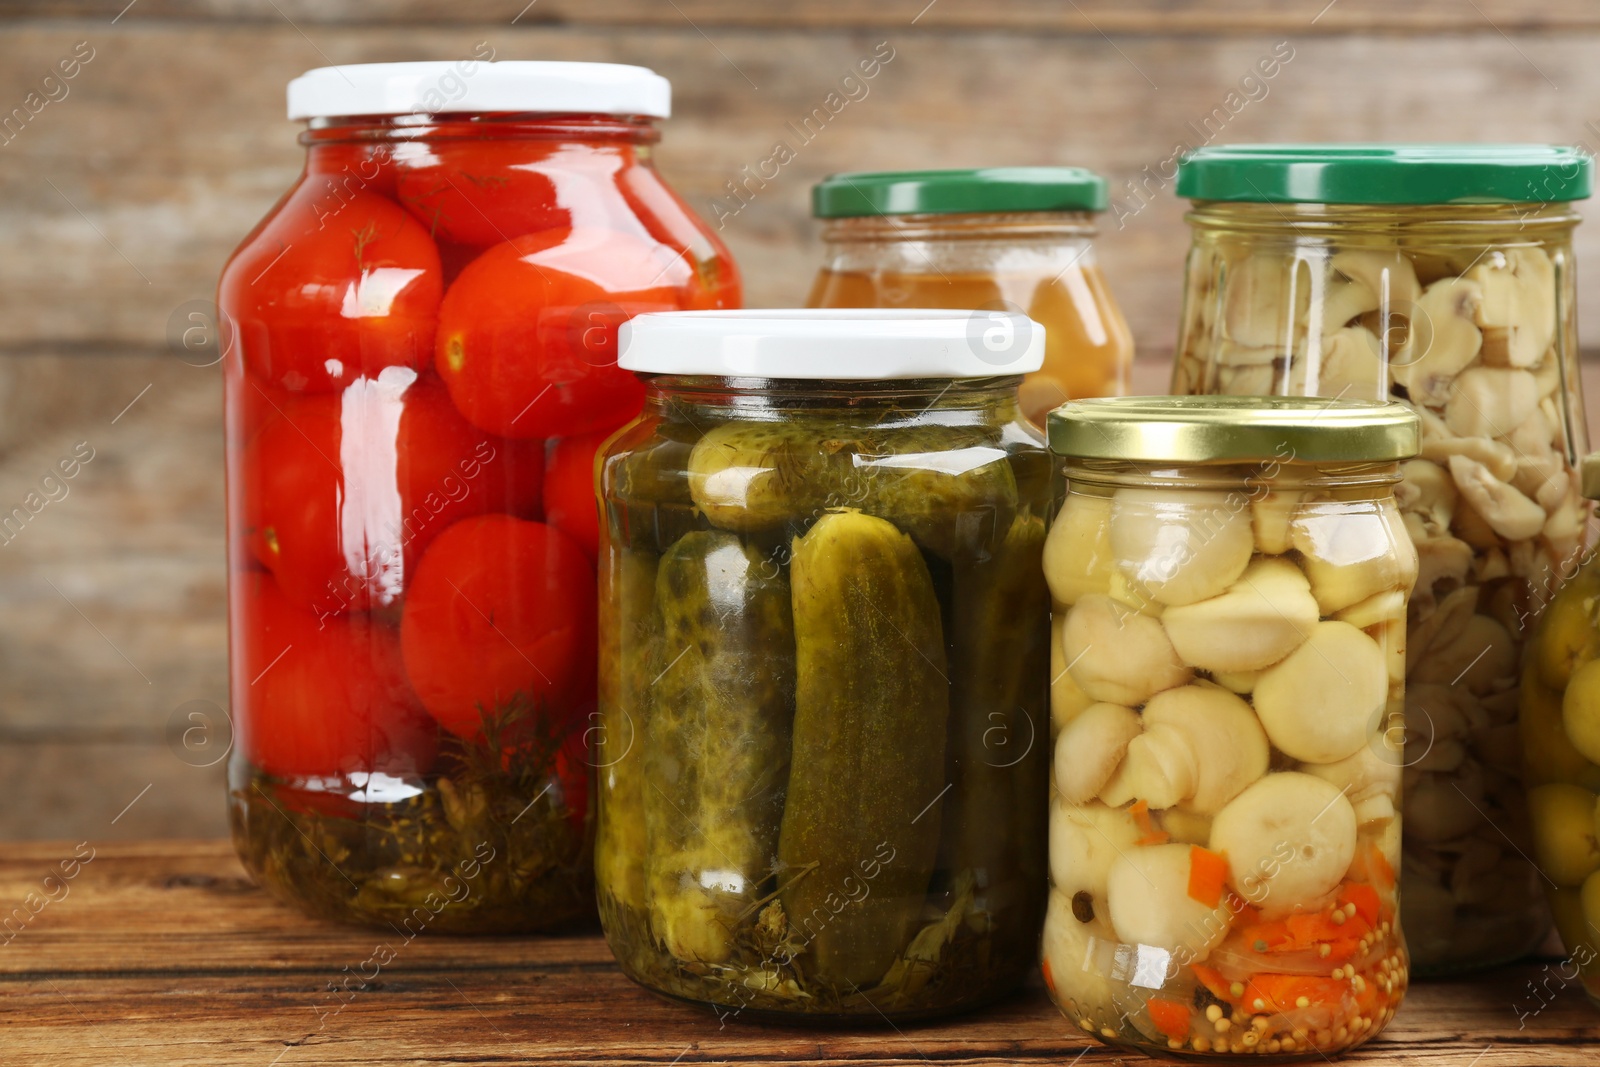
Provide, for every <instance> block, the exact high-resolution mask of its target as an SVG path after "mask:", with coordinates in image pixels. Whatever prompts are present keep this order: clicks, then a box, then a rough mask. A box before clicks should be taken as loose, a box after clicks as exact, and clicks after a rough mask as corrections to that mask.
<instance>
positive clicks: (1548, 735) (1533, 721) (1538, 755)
mask: <svg viewBox="0 0 1600 1067" xmlns="http://www.w3.org/2000/svg"><path fill="white" fill-rule="evenodd" d="M1518 724H1519V727H1518V728H1519V730H1520V732H1521V738H1522V771H1523V777H1524V780H1525V781H1526V782H1527V783H1528V784H1529V785H1543V784H1545V783H1547V782H1570V783H1572V784H1573V785H1581V786H1583V787H1584V788H1585V789H1593V790H1596V791H1600V767H1597V766H1595V765H1594V764H1593V763H1590V762H1589V761H1588V760H1586V759H1584V758H1583V753H1581V752H1579V751H1578V750H1577V749H1575V748H1573V747H1572V742H1571V741H1570V740H1568V739H1567V731H1566V727H1565V725H1564V724H1563V723H1562V720H1561V694H1560V692H1558V691H1556V690H1553V689H1550V688H1548V687H1547V686H1544V685H1541V684H1540V682H1539V671H1538V669H1537V668H1536V667H1535V666H1534V665H1533V664H1532V663H1530V664H1528V667H1527V669H1526V670H1524V671H1523V672H1522V697H1521V714H1520V715H1519V716H1518Z"/></svg>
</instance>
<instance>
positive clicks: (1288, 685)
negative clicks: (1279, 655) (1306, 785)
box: [1254, 621, 1389, 763]
mask: <svg viewBox="0 0 1600 1067" xmlns="http://www.w3.org/2000/svg"><path fill="white" fill-rule="evenodd" d="M1388 691H1389V679H1388V671H1387V668H1386V665H1385V663H1384V658H1383V650H1382V649H1381V648H1379V647H1378V643H1377V642H1376V641H1374V640H1373V639H1372V638H1370V637H1368V636H1367V635H1366V634H1365V633H1363V632H1362V631H1360V630H1358V629H1356V628H1355V627H1354V626H1351V625H1350V624H1349V623H1347V622H1337V621H1329V622H1320V623H1318V624H1317V625H1316V628H1315V629H1313V630H1312V632H1311V636H1310V637H1309V638H1307V639H1306V642H1305V643H1304V644H1303V645H1301V646H1300V647H1299V648H1297V649H1296V650H1295V651H1294V652H1292V653H1290V654H1289V655H1288V657H1286V658H1285V659H1284V660H1283V662H1281V663H1278V664H1275V665H1273V666H1271V667H1268V668H1267V669H1266V670H1265V671H1263V672H1262V673H1261V680H1260V681H1258V682H1257V683H1256V688H1255V693H1254V698H1255V708H1256V715H1257V716H1258V717H1259V718H1260V719H1261V725H1262V726H1263V727H1265V728H1266V731H1267V736H1268V737H1269V738H1271V739H1272V743H1273V744H1274V745H1276V746H1277V747H1278V748H1279V749H1281V750H1282V751H1283V752H1284V754H1285V755H1288V756H1292V757H1293V758H1295V759H1297V760H1303V761H1305V762H1307V763H1333V762H1336V761H1338V760H1342V759H1344V758H1345V757H1346V756H1349V755H1352V754H1353V753H1355V752H1356V751H1357V750H1358V749H1359V748H1361V746H1362V745H1364V744H1366V743H1367V738H1368V737H1369V736H1370V735H1371V733H1372V731H1373V729H1375V727H1376V724H1377V721H1378V715H1379V713H1380V712H1381V710H1382V708H1383V705H1384V702H1385V700H1386V699H1387V697H1388Z"/></svg>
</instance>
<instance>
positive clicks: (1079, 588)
mask: <svg viewBox="0 0 1600 1067" xmlns="http://www.w3.org/2000/svg"><path fill="white" fill-rule="evenodd" d="M1110 519H1111V500H1110V498H1109V497H1103V496H1089V495H1086V494H1083V493H1071V494H1069V495H1068V496H1067V501H1066V503H1065V504H1063V505H1062V506H1061V511H1060V512H1059V513H1058V514H1057V515H1056V521H1055V522H1054V523H1052V524H1051V526H1050V534H1049V536H1048V537H1047V538H1046V539H1045V543H1044V578H1045V581H1046V582H1047V583H1049V585H1050V595H1051V596H1052V597H1054V598H1055V601H1056V603H1058V604H1066V605H1069V606H1070V605H1072V604H1076V603H1077V602H1078V598H1079V597H1082V596H1083V595H1084V594H1086V593H1105V592H1108V591H1109V590H1110V588H1111V565H1112V560H1111V522H1110Z"/></svg>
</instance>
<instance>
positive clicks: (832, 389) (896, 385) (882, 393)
mask: <svg viewBox="0 0 1600 1067" xmlns="http://www.w3.org/2000/svg"><path fill="white" fill-rule="evenodd" d="M1021 381H1022V378H1021V376H1019V375H1008V376H1004V377H994V378H906V379H892V380H872V381H849V382H844V381H813V380H802V379H792V378H785V379H776V378H716V377H704V376H695V375H668V374H663V375H657V376H655V377H652V378H649V379H648V380H647V381H646V399H645V406H646V413H647V414H652V413H653V414H657V415H662V416H665V417H669V418H670V417H673V416H674V413H675V412H677V413H681V412H682V410H683V409H685V408H687V409H706V410H713V409H714V410H716V411H717V412H719V413H721V414H722V415H723V416H724V417H729V418H741V417H742V418H751V419H776V418H779V417H781V416H780V413H782V412H789V411H795V410H801V409H810V410H818V411H828V410H860V411H872V412H874V413H885V414H887V413H893V412H905V413H910V414H926V413H930V412H950V413H956V412H982V413H983V414H982V421H986V422H987V421H998V422H1003V421H1007V420H1008V419H1015V418H1020V417H1021V414H1020V411H1019V409H1018V407H1017V386H1018V385H1019V384H1020V383H1021ZM691 417H692V416H691Z"/></svg>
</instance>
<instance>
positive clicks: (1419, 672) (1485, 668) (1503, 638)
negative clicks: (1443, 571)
mask: <svg viewBox="0 0 1600 1067" xmlns="http://www.w3.org/2000/svg"><path fill="white" fill-rule="evenodd" d="M1516 666H1517V643H1516V642H1515V641H1513V640H1512V639H1511V635H1510V634H1509V633H1507V632H1506V629H1505V627H1504V626H1501V625H1500V624H1499V623H1498V622H1495V621H1494V620H1493V619H1491V618H1489V616H1487V615H1473V616H1472V617H1471V618H1469V619H1468V620H1467V624H1466V626H1464V627H1462V629H1461V632H1460V633H1459V634H1457V635H1456V636H1455V637H1454V638H1452V639H1451V640H1450V641H1449V642H1448V643H1440V642H1435V643H1434V645H1433V647H1431V648H1429V649H1428V656H1427V658H1426V659H1424V660H1423V661H1422V662H1420V663H1418V664H1417V668H1416V670H1414V671H1412V672H1411V680H1412V681H1413V682H1417V683H1426V682H1437V683H1440V684H1442V685H1465V686H1466V687H1467V688H1468V689H1470V690H1471V691H1472V692H1474V693H1487V692H1489V690H1490V689H1492V688H1493V687H1494V686H1495V685H1496V684H1497V683H1499V682H1500V680H1501V679H1503V678H1508V677H1510V676H1511V675H1512V674H1513V673H1514V672H1515V670H1516Z"/></svg>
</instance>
